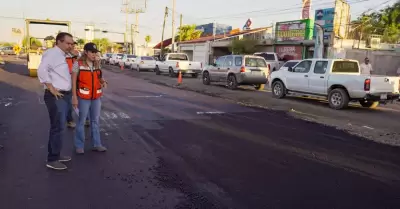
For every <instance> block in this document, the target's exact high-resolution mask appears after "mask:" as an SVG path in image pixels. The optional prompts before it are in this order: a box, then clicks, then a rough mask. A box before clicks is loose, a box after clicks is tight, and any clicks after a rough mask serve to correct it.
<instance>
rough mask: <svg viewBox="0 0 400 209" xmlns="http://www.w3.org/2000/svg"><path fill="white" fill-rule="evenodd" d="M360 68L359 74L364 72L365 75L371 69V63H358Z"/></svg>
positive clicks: (369, 72) (368, 73)
mask: <svg viewBox="0 0 400 209" xmlns="http://www.w3.org/2000/svg"><path fill="white" fill-rule="evenodd" d="M360 68H361V74H365V75H370V74H371V71H373V69H372V65H371V64H370V63H368V64H365V63H362V64H361V65H360Z"/></svg>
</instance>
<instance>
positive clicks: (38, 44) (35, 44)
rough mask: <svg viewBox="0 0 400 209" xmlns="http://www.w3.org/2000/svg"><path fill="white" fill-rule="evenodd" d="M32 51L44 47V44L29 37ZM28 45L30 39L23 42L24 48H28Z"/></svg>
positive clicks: (26, 38)
mask: <svg viewBox="0 0 400 209" xmlns="http://www.w3.org/2000/svg"><path fill="white" fill-rule="evenodd" d="M29 40H30V45H31V49H33V50H36V49H37V48H39V47H41V46H42V42H41V41H39V40H38V39H36V38H35V37H29ZM27 43H28V37H26V36H25V38H24V39H23V40H22V47H24V48H26V47H27Z"/></svg>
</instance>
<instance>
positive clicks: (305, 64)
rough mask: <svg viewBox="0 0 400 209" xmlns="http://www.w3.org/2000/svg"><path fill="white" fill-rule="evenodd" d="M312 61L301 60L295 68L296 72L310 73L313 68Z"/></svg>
mask: <svg viewBox="0 0 400 209" xmlns="http://www.w3.org/2000/svg"><path fill="white" fill-rule="evenodd" d="M311 64H312V61H310V60H305V61H302V62H300V63H299V64H298V65H297V66H296V67H295V68H294V69H293V72H294V73H308V72H309V71H310V68H311Z"/></svg>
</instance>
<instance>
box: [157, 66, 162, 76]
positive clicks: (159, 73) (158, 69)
mask: <svg viewBox="0 0 400 209" xmlns="http://www.w3.org/2000/svg"><path fill="white" fill-rule="evenodd" d="M156 75H161V72H160V68H158V66H156Z"/></svg>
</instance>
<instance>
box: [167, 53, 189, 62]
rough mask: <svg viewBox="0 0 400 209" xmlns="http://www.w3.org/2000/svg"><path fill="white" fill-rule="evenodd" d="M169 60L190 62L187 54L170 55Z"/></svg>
mask: <svg viewBox="0 0 400 209" xmlns="http://www.w3.org/2000/svg"><path fill="white" fill-rule="evenodd" d="M168 59H169V60H180V61H188V57H187V56H186V54H170V55H169V57H168Z"/></svg>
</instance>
